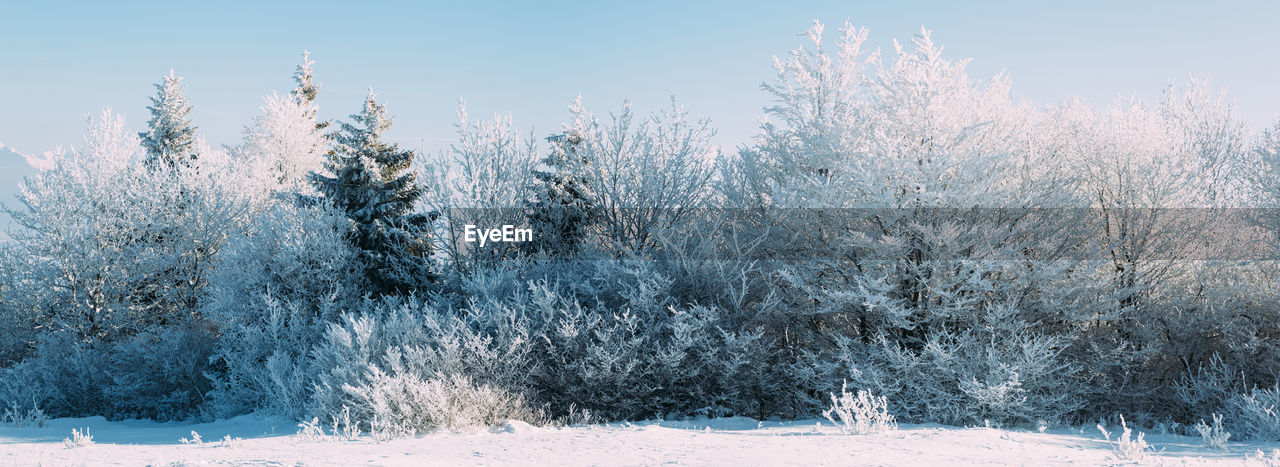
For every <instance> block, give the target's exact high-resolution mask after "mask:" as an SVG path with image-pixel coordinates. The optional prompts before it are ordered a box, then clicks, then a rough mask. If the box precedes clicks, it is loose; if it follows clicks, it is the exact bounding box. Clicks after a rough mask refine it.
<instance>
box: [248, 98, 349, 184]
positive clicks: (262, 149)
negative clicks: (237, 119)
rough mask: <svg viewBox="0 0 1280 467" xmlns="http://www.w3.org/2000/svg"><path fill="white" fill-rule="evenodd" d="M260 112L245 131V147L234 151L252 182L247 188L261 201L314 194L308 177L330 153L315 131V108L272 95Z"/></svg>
mask: <svg viewBox="0 0 1280 467" xmlns="http://www.w3.org/2000/svg"><path fill="white" fill-rule="evenodd" d="M261 111H262V113H261V114H260V115H258V116H257V117H256V118H255V119H254V123H253V124H252V125H250V126H249V127H247V128H245V132H244V139H245V142H244V144H243V145H241V146H238V147H235V148H232V152H233V153H234V154H236V155H238V156H239V159H240V161H239V162H240V163H241V164H243V165H242V166H241V167H240V170H245V171H247V172H249V179H250V181H251V182H252V183H253V184H252V185H250V186H246V187H245V188H246V189H249V190H253V194H254V197H255V198H258V199H264V198H267V197H269V196H271V195H273V194H276V193H279V192H284V193H299V194H312V193H313V192H314V188H313V187H312V186H311V184H310V181H309V180H308V179H307V176H308V174H310V173H311V172H313V171H317V170H320V168H321V167H322V165H323V164H324V156H325V153H326V152H327V151H328V144H327V143H326V141H325V138H324V135H323V134H322V133H320V132H319V131H318V130H316V119H315V107H314V106H311V105H309V104H301V103H299V102H298V101H296V100H294V99H290V98H286V97H281V96H278V95H276V94H272V95H270V96H267V97H266V98H264V99H263V104H262V107H261ZM264 201H265V200H264ZM264 201H259V203H258V204H261V203H262V202H264Z"/></svg>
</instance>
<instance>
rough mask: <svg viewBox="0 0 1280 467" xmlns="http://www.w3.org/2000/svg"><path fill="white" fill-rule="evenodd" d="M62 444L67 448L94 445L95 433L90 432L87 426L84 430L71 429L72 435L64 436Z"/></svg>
mask: <svg viewBox="0 0 1280 467" xmlns="http://www.w3.org/2000/svg"><path fill="white" fill-rule="evenodd" d="M62 445H63V446H64V447H66V448H67V449H74V448H82V447H85V446H92V445H93V435H91V434H89V427H85V429H84V431H80V429H79V428H72V429H71V437H70V438H63V439H62Z"/></svg>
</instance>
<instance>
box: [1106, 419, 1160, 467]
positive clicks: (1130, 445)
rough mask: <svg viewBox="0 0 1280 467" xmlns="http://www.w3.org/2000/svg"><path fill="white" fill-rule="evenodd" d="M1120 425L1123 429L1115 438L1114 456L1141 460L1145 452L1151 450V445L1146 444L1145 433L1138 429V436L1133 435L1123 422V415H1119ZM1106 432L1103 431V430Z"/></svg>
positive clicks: (1145, 454) (1145, 455) (1144, 456)
mask: <svg viewBox="0 0 1280 467" xmlns="http://www.w3.org/2000/svg"><path fill="white" fill-rule="evenodd" d="M1120 427H1121V428H1122V429H1123V430H1124V431H1123V432H1121V433H1120V437H1119V438H1116V446H1115V448H1113V450H1112V451H1113V452H1115V454H1116V457H1117V458H1120V459H1123V460H1132V461H1139V462H1141V461H1142V460H1143V459H1145V458H1146V457H1147V453H1148V452H1149V451H1151V450H1152V448H1151V445H1149V444H1147V441H1146V439H1145V438H1146V434H1145V433H1143V432H1141V431H1139V432H1138V436H1137V437H1136V438H1135V437H1133V429H1132V428H1129V425H1128V424H1127V423H1125V421H1124V416H1123V415H1122V416H1120ZM1103 433H1104V434H1105V433H1106V432H1105V431H1104V432H1103Z"/></svg>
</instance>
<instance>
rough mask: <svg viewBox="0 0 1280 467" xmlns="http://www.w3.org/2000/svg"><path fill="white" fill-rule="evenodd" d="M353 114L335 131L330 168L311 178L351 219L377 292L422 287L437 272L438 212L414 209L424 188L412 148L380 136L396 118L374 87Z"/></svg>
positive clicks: (354, 238)
mask: <svg viewBox="0 0 1280 467" xmlns="http://www.w3.org/2000/svg"><path fill="white" fill-rule="evenodd" d="M351 119H352V120H353V121H354V123H346V122H342V123H339V128H338V130H336V131H334V132H333V133H331V134H330V138H331V139H332V140H333V143H334V150H333V151H331V152H330V153H329V158H328V161H327V162H326V163H325V168H326V169H327V171H328V172H329V173H328V174H319V173H313V174H312V182H313V183H314V184H315V186H316V189H317V190H319V191H320V193H322V194H323V195H324V196H325V197H326V198H328V200H329V201H330V202H331V203H333V205H334V206H335V207H337V208H338V209H340V210H342V211H343V212H345V213H346V215H347V218H348V219H350V221H351V223H352V225H353V231H352V242H353V244H354V246H355V247H356V248H357V249H358V250H359V251H360V260H361V262H362V263H363V267H364V270H365V275H366V277H367V278H368V279H369V283H370V285H371V286H372V287H373V289H374V292H375V293H376V294H377V295H402V294H407V293H411V292H414V291H421V290H423V288H424V286H425V285H426V284H427V283H429V282H431V281H433V280H434V276H435V274H434V272H433V271H432V268H431V267H430V247H429V244H428V242H427V232H428V230H429V228H430V223H431V222H432V221H433V220H434V219H435V217H436V216H435V215H434V214H423V213H418V212H415V204H417V202H418V200H419V199H420V198H421V197H422V195H423V189H422V187H421V186H420V185H419V184H418V181H417V176H416V174H415V173H414V172H413V171H412V170H409V169H410V166H411V165H412V163H413V151H402V150H400V149H399V148H398V147H397V146H396V145H394V144H387V143H385V142H383V141H381V138H382V135H383V133H384V132H386V131H387V129H388V128H390V127H391V121H390V120H389V119H388V118H387V116H386V107H385V106H384V105H380V104H378V102H377V101H376V100H375V96H374V94H373V91H372V90H370V92H369V97H368V98H367V99H366V100H365V103H364V110H363V111H361V112H360V113H358V114H353V115H351Z"/></svg>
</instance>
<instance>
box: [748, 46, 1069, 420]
mask: <svg viewBox="0 0 1280 467" xmlns="http://www.w3.org/2000/svg"><path fill="white" fill-rule="evenodd" d="M822 32H823V28H822V26H821V25H820V24H815V26H814V27H813V28H812V29H810V30H809V32H808V34H807V37H808V38H809V40H810V42H811V43H812V47H811V49H808V50H806V49H801V50H798V51H796V52H793V53H792V55H791V57H790V59H788V60H776V61H775V64H776V65H775V66H776V68H777V69H778V78H777V80H776V82H775V83H773V84H767V85H765V89H766V91H769V92H770V93H771V94H773V96H774V105H772V106H770V107H767V108H766V113H767V114H768V115H769V116H770V117H773V118H777V119H778V123H773V122H770V121H766V122H765V123H763V125H762V126H761V128H760V132H759V134H758V136H757V137H756V141H755V144H753V145H751V146H749V147H747V148H745V149H744V150H743V151H742V154H741V155H740V159H739V160H740V162H739V164H740V165H739V168H738V169H737V170H736V171H731V172H730V173H731V174H737V175H735V176H734V177H729V178H726V183H725V185H726V188H727V190H726V196H727V198H728V199H727V200H726V202H727V203H728V204H729V205H731V206H739V207H745V208H757V209H756V210H753V211H752V212H759V213H760V214H759V216H758V218H757V220H756V222H757V223H758V224H759V225H761V226H762V227H761V230H762V231H763V232H764V233H763V235H765V236H766V239H767V240H766V241H765V244H764V245H763V246H762V248H763V249H764V255H765V257H775V258H780V259H785V261H782V262H781V263H778V264H777V267H778V269H779V270H778V277H779V280H778V282H777V285H778V287H779V293H780V294H781V297H783V304H781V305H780V306H779V308H781V309H783V310H789V311H787V312H778V313H773V314H772V318H771V319H770V320H769V326H770V327H769V328H768V332H769V333H771V334H772V335H775V336H778V342H780V343H781V344H782V345H784V346H785V347H784V350H785V352H786V353H788V354H795V353H800V354H802V355H805V354H808V355H813V359H812V360H808V359H804V358H802V359H800V361H799V362H798V363H797V364H798V365H799V366H797V367H796V371H795V373H794V375H795V377H797V378H800V380H801V381H804V380H807V379H808V378H812V377H817V378H819V379H821V378H827V379H826V380H825V381H809V382H799V383H798V384H801V385H802V386H805V387H823V385H824V384H826V385H831V386H827V387H828V388H829V389H827V391H831V389H838V387H839V383H840V381H841V380H843V379H848V380H849V381H850V382H851V383H856V384H857V385H858V386H860V387H862V388H864V389H870V390H871V391H872V392H873V393H877V394H887V395H889V400H890V401H891V404H896V407H897V409H898V411H899V413H902V414H903V415H904V416H908V417H928V418H931V419H935V420H936V419H943V420H949V421H953V422H971V421H973V420H980V419H982V418H984V417H990V418H995V419H1001V420H1023V421H1025V420H1027V419H1028V418H1034V417H1058V416H1061V415H1062V414H1064V413H1065V412H1066V411H1068V410H1070V409H1069V408H1070V407H1071V406H1072V405H1071V400H1072V399H1073V397H1074V396H1075V393H1074V392H1073V391H1072V390H1069V389H1067V388H1068V387H1069V385H1070V384H1071V382H1072V379H1071V378H1070V377H1069V376H1070V374H1071V372H1072V369H1071V368H1070V367H1069V366H1068V365H1065V364H1063V363H1062V361H1061V360H1060V357H1059V354H1060V352H1062V350H1063V349H1064V348H1065V347H1066V346H1067V345H1069V341H1065V340H1063V339H1060V338H1058V337H1057V336H1054V335H1050V334H1049V331H1048V330H1047V329H1046V328H1042V327H1040V325H1041V324H1042V323H1065V324H1064V325H1065V326H1071V324H1070V323H1071V319H1072V317H1071V316H1070V315H1069V314H1068V313H1067V312H1068V311H1069V310H1070V308H1069V307H1064V306H1063V303H1071V302H1072V301H1073V300H1075V299H1076V298H1075V297H1074V296H1073V294H1072V293H1071V292H1070V290H1067V289H1062V288H1059V287H1057V286H1056V283H1057V282H1056V281H1060V280H1063V278H1064V277H1067V272H1068V271H1070V263H1051V262H1044V261H1040V260H1038V258H1042V257H1049V258H1052V257H1053V256H1054V254H1055V249H1056V248H1058V247H1059V246H1060V245H1059V244H1058V243H1056V242H1054V241H1046V240H1047V239H1052V238H1053V237H1052V236H1049V235H1045V234H1046V233H1047V228H1049V227H1047V224H1046V227H1040V226H1039V225H1038V222H1037V220H1036V219H1034V218H1033V217H1032V216H1031V215H1030V213H1031V212H1033V211H1032V209H1033V208H1041V207H1046V206H1064V205H1065V206H1070V205H1072V203H1073V198H1071V196H1070V189H1069V187H1070V186H1071V185H1070V183H1071V180H1070V178H1068V177H1064V176H1062V175H1063V174H1062V172H1063V171H1061V170H1056V169H1054V166H1055V165H1060V164H1061V162H1060V161H1054V160H1053V159H1052V158H1049V157H1046V156H1045V154H1044V152H1043V151H1041V150H1040V145H1039V144H1038V142H1037V141H1036V140H1034V139H1033V138H1032V137H1030V136H1029V135H1033V134H1035V132H1036V131H1037V125H1041V126H1042V125H1043V124H1044V119H1042V118H1041V117H1040V116H1038V115H1037V114H1036V113H1035V112H1034V111H1033V110H1032V109H1031V108H1030V106H1028V105H1026V104H1023V103H1020V102H1018V101H1016V100H1014V99H1013V97H1012V93H1011V92H1010V88H1009V83H1008V80H1007V78H1006V77H1003V76H997V77H996V78H995V79H992V80H991V81H989V82H987V83H985V84H982V83H975V82H973V81H971V80H970V78H969V76H968V74H967V73H966V72H965V65H966V63H967V61H965V60H960V61H953V60H949V59H946V58H944V57H943V56H942V47H941V46H939V45H937V44H936V43H934V42H933V40H932V38H931V35H930V34H929V32H928V31H922V32H921V33H920V34H918V35H917V36H916V37H915V39H914V40H913V41H912V44H911V45H912V46H913V47H912V48H910V49H908V48H906V47H903V46H901V45H899V44H897V43H896V42H895V55H894V56H893V57H892V59H891V60H889V61H887V62H882V61H881V60H880V58H879V56H878V55H877V54H871V55H868V54H865V53H863V52H862V44H863V42H864V41H865V40H866V37H867V33H866V31H865V30H861V29H855V28H852V27H851V26H849V25H846V26H845V28H844V29H843V30H842V34H841V35H840V37H839V38H838V39H837V41H836V48H835V51H834V52H833V53H828V52H826V51H825V49H824V43H823V37H822ZM1036 166H1040V167H1041V168H1040V169H1038V170H1030V169H1029V167H1036ZM1015 337H1017V339H1015ZM833 344H834V346H833V347H828V346H832V345H833ZM939 352H946V354H945V355H943V354H940V353H939ZM815 370H816V371H817V373H816V374H814V373H810V372H813V371H815ZM936 374H948V375H949V376H946V377H941V378H935V375H936ZM816 375H825V376H816ZM1045 394H1053V395H1052V396H1051V397H1040V395H1045ZM792 403H795V404H798V405H800V406H802V407H803V406H804V405H805V404H811V403H812V402H811V401H803V400H797V401H794V402H792ZM801 410H804V409H801Z"/></svg>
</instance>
